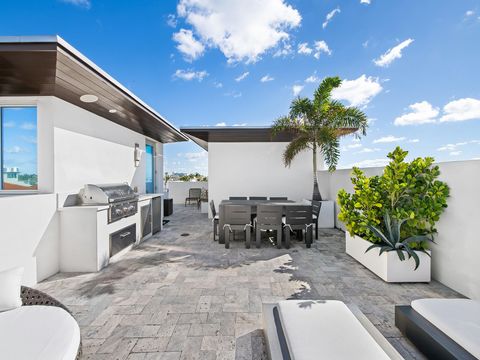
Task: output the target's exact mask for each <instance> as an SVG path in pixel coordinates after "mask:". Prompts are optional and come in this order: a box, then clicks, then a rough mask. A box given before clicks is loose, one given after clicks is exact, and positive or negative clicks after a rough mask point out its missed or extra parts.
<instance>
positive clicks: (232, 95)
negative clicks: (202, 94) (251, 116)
mask: <svg viewBox="0 0 480 360" xmlns="http://www.w3.org/2000/svg"><path fill="white" fill-rule="evenodd" d="M223 95H225V96H230V97H233V98H234V99H236V98H239V97H241V96H242V93H241V92H239V91H229V92H226V93H225V94H223Z"/></svg>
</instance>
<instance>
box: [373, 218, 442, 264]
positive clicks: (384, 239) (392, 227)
mask: <svg viewBox="0 0 480 360" xmlns="http://www.w3.org/2000/svg"><path fill="white" fill-rule="evenodd" d="M383 219H384V223H385V229H386V234H384V233H383V232H382V230H380V229H378V228H377V227H375V226H373V225H369V226H368V228H369V229H370V230H371V231H372V233H373V234H374V235H375V237H377V238H378V239H379V240H380V241H379V242H378V243H376V244H373V245H371V246H369V247H368V249H367V250H365V252H367V251H370V250H372V249H375V248H380V254H379V255H382V254H383V253H384V252H385V251H387V252H388V251H396V252H397V254H398V257H399V258H400V260H402V261H403V260H405V254H404V253H403V252H404V251H405V252H406V253H407V256H408V258H409V259H410V258H411V257H412V258H413V260H414V261H415V270H417V269H418V266H419V265H420V258H419V257H418V255H417V254H416V253H415V251H421V252H424V253H425V254H427V255H428V256H430V254H429V253H428V252H427V251H426V250H425V249H417V250H413V249H412V247H411V246H412V245H414V244H415V245H418V244H419V243H422V242H425V241H430V242H433V238H432V234H426V235H414V236H410V237H408V238H406V239H402V236H401V228H402V225H403V224H404V223H405V221H407V220H408V219H403V220H398V219H395V218H393V219H391V218H390V215H389V213H388V212H386V213H385V215H384V217H383Z"/></svg>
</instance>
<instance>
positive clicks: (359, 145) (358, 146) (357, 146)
mask: <svg viewBox="0 0 480 360" xmlns="http://www.w3.org/2000/svg"><path fill="white" fill-rule="evenodd" d="M347 147H348V148H349V149H357V148H361V147H362V144H360V143H359V142H357V143H354V144H350V145H347Z"/></svg>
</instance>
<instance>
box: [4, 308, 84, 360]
mask: <svg viewBox="0 0 480 360" xmlns="http://www.w3.org/2000/svg"><path fill="white" fill-rule="evenodd" d="M0 339H1V341H0V358H1V359H15V360H27V359H28V360H31V359H36V360H73V359H75V357H76V356H77V352H78V346H79V344H80V328H79V327H78V324H77V322H76V321H75V319H74V318H73V317H72V316H71V315H70V314H69V313H68V312H66V311H65V310H63V309H61V308H59V307H55V306H43V305H33V306H22V307H20V308H17V309H14V310H10V311H5V312H3V313H0Z"/></svg>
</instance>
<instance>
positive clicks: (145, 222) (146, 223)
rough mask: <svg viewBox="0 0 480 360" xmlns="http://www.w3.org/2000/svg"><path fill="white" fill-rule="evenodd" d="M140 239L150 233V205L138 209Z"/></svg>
mask: <svg viewBox="0 0 480 360" xmlns="http://www.w3.org/2000/svg"><path fill="white" fill-rule="evenodd" d="M140 220H141V222H142V223H141V231H142V238H144V237H145V236H147V235H150V234H151V233H152V206H151V204H150V203H148V204H147V205H143V206H142V207H140Z"/></svg>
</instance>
